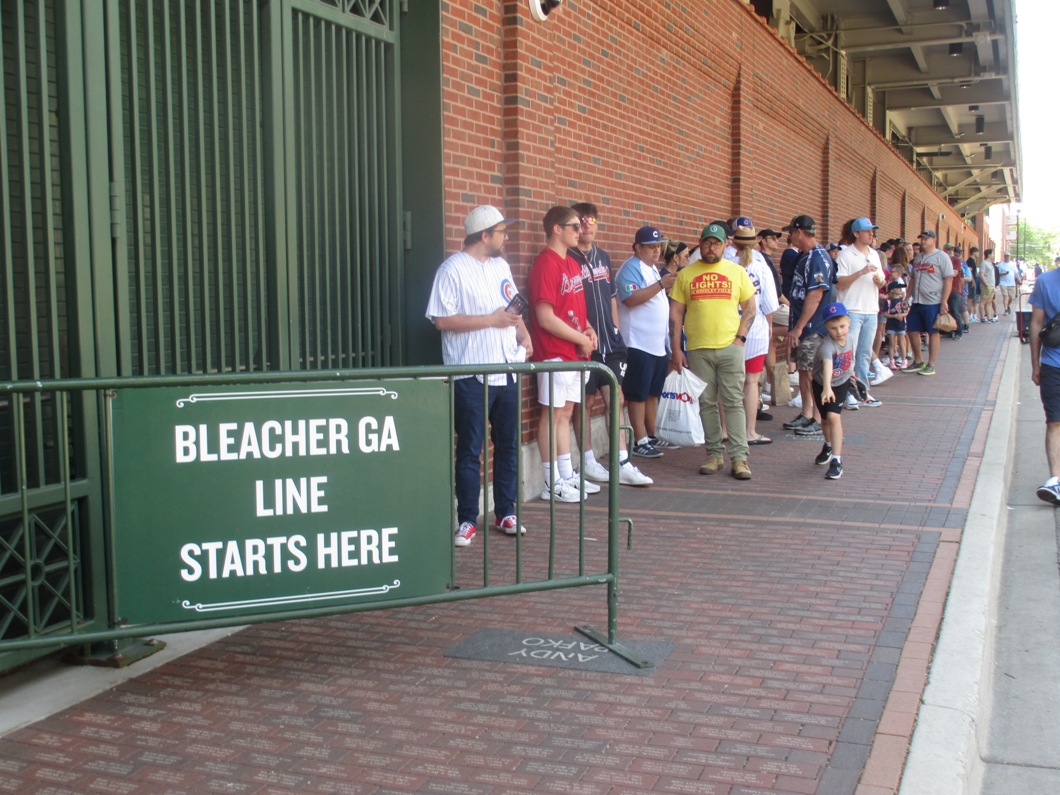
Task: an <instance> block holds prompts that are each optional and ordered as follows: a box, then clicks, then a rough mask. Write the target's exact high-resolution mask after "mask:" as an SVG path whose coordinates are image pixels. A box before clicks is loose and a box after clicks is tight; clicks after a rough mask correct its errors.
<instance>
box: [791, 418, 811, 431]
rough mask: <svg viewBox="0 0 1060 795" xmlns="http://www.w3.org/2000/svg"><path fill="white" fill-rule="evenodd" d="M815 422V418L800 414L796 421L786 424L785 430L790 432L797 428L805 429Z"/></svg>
mask: <svg viewBox="0 0 1060 795" xmlns="http://www.w3.org/2000/svg"><path fill="white" fill-rule="evenodd" d="M812 422H813V417H807V416H806V415H805V414H800V415H799V416H798V417H796V418H795V419H793V420H791V421H789V422H785V423H784V428H785V429H786V430H789V431H793V430H795V429H796V428H804V427H806V426H807V425H810V424H811V423H812Z"/></svg>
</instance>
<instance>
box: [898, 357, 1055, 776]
mask: <svg viewBox="0 0 1060 795" xmlns="http://www.w3.org/2000/svg"><path fill="white" fill-rule="evenodd" d="M1029 352H1030V351H1029V348H1027V347H1026V346H1020V344H1019V343H1018V342H1017V341H1016V340H1012V342H1011V343H1010V351H1009V357H1008V361H1007V364H1006V372H1005V376H1004V379H1003V381H1004V383H1003V389H1002V394H1001V395H1000V396H999V399H998V404H997V411H998V413H999V414H998V416H997V417H996V419H995V423H994V427H993V428H992V429H991V436H990V439H989V441H988V443H987V451H986V454H985V456H984V462H983V467H982V469H981V470H980V475H979V479H978V483H977V485H976V494H975V497H974V498H973V504H972V510H971V511H970V514H969V521H968V525H967V526H966V528H965V532H964V538H963V541H962V547H961V553H960V557H959V558H958V560H957V568H956V571H955V574H954V578H953V585H952V589H951V592H950V595H949V600H948V602H947V606H946V612H945V616H944V619H943V624H942V631H941V634H940V638H939V643H938V648H937V650H936V654H935V657H934V660H933V663H932V669H931V678H930V682H929V684H928V687H927V689H926V691H925V694H924V703H923V705H922V706H921V709H920V715H919V718H918V724H917V729H916V733H915V734H914V737H913V742H912V747H911V749H910V753H909V759H908V763H907V767H906V771H905V776H904V778H903V782H902V790H901V791H902V792H903V793H909V794H910V795H922V794H930V793H938V794H939V795H943V794H944V793H955V792H968V793H973V792H974V793H979V792H982V793H987V794H988V795H993V794H995V793H996V795H1006V794H1007V793H1013V792H1028V793H1038V792H1043V793H1044V792H1060V723H1058V722H1057V720H1056V716H1057V715H1058V714H1060V566H1058V559H1060V557H1058V535H1057V516H1058V515H1057V513H1056V511H1055V510H1054V509H1053V508H1052V507H1051V506H1049V505H1047V504H1045V503H1043V502H1042V501H1041V500H1039V499H1038V498H1037V497H1036V496H1035V493H1034V492H1035V488H1036V487H1037V486H1038V485H1039V484H1040V483H1041V482H1042V481H1043V480H1045V478H1046V476H1047V475H1048V467H1047V464H1046V460H1045V450H1044V444H1043V438H1044V424H1045V417H1044V413H1043V411H1042V406H1041V401H1040V399H1039V396H1038V389H1037V387H1035V386H1034V384H1033V383H1032V382H1031V380H1030V357H1029ZM1021 354H1022V355H1021ZM1006 418H1007V419H1006Z"/></svg>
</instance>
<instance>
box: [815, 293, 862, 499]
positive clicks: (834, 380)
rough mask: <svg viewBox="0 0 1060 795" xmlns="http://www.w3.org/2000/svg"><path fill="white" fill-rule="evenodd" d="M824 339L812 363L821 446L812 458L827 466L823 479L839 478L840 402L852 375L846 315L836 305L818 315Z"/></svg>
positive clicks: (840, 474)
mask: <svg viewBox="0 0 1060 795" xmlns="http://www.w3.org/2000/svg"><path fill="white" fill-rule="evenodd" d="M821 314H822V316H823V317H824V326H825V329H827V331H828V336H827V337H826V338H825V339H824V341H823V342H822V343H821V347H820V348H818V349H817V358H816V359H815V360H814V364H813V402H814V403H815V404H817V411H818V412H820V414H821V430H822V432H823V433H824V446H823V447H822V448H821V452H820V453H818V454H817V458H816V459H814V461H815V463H817V464H819V465H822V466H823V465H825V464H827V465H828V472H827V473H826V474H825V477H826V478H828V479H829V480H839V478H841V477H843V462H842V455H843V421H842V418H841V415H842V411H843V401H845V400H846V397H847V393H848V392H849V391H850V377H851V376H852V375H853V374H854V340H853V339H852V338H851V337H850V316H849V315H848V314H847V308H846V307H845V306H843V305H842V304H840V303H833V304H828V306H826V307H825V308H824V311H823V312H822V313H821Z"/></svg>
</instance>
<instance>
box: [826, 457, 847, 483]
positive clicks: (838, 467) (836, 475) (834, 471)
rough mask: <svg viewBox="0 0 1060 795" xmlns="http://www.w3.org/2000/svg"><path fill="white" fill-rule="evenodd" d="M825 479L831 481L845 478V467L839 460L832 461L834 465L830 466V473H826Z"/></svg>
mask: <svg viewBox="0 0 1060 795" xmlns="http://www.w3.org/2000/svg"><path fill="white" fill-rule="evenodd" d="M825 477H826V478H828V479H829V480H839V479H840V478H841V477H843V465H842V464H841V463H839V460H838V459H836V458H833V459H832V463H830V464H829V465H828V472H827V473H825Z"/></svg>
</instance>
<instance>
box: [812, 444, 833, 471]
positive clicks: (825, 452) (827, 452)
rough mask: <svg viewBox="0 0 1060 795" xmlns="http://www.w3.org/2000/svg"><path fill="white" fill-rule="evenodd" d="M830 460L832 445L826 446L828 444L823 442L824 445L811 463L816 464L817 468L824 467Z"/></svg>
mask: <svg viewBox="0 0 1060 795" xmlns="http://www.w3.org/2000/svg"><path fill="white" fill-rule="evenodd" d="M831 460H832V445H830V444H828V442H825V443H824V445H823V446H822V447H821V452H819V453H818V454H817V458H815V459H813V463H815V464H817V466H824V465H825V464H827V463H828V462H829V461H831Z"/></svg>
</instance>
